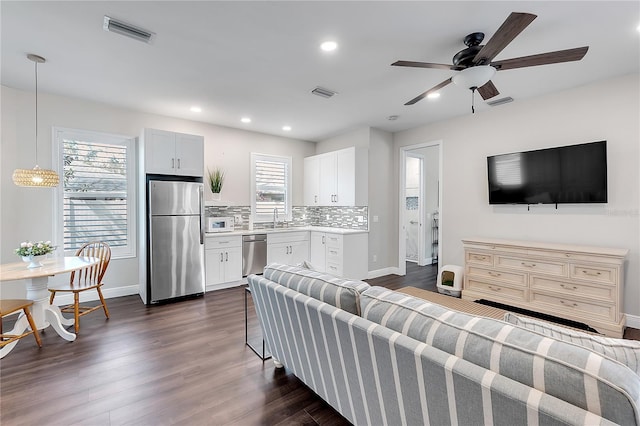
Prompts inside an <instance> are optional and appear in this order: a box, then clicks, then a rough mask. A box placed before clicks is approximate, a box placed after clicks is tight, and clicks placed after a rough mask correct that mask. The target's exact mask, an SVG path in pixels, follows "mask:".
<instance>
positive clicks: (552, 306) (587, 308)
mask: <svg viewBox="0 0 640 426" xmlns="http://www.w3.org/2000/svg"><path fill="white" fill-rule="evenodd" d="M531 306H532V308H535V307H536V306H540V308H541V309H544V310H545V311H547V312H556V313H555V314H554V315H556V316H559V317H565V315H567V316H570V315H574V316H580V317H583V318H585V320H586V319H587V318H596V317H598V318H600V319H608V320H614V321H617V318H616V315H617V314H616V308H615V305H609V304H606V303H603V304H599V303H594V302H585V301H583V300H580V299H573V298H571V296H567V297H562V296H558V295H557V294H552V293H543V292H538V291H531Z"/></svg>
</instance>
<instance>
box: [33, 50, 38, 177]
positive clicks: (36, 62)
mask: <svg viewBox="0 0 640 426" xmlns="http://www.w3.org/2000/svg"><path fill="white" fill-rule="evenodd" d="M34 63H35V64H36V126H35V127H36V167H38V61H34Z"/></svg>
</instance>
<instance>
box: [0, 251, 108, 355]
mask: <svg viewBox="0 0 640 426" xmlns="http://www.w3.org/2000/svg"><path fill="white" fill-rule="evenodd" d="M99 262H100V259H98V258H95V257H84V256H65V257H53V258H50V259H46V260H43V261H42V262H41V263H42V266H40V267H37V268H29V267H27V264H26V263H24V262H14V263H7V264H3V265H0V283H2V282H6V281H22V282H24V284H25V286H26V290H27V299H29V300H32V301H33V305H32V306H31V315H32V316H33V320H34V323H35V324H36V327H37V328H38V330H43V329H45V328H47V327H49V326H51V327H53V329H54V330H55V331H56V333H58V334H59V335H60V337H62V338H63V339H65V340H68V341H70V342H72V341H74V340H75V339H76V335H75V333H72V332H70V331H68V330H67V329H66V327H68V326H70V325H73V324H74V323H75V320H74V319H73V318H65V317H63V316H62V312H61V311H60V308H59V307H58V306H57V305H52V304H49V291H48V287H47V284H48V282H49V277H51V276H54V275H58V274H63V273H67V272H71V271H77V270H80V269H84V268H87V267H89V266H92V265H95V264H97V263H99ZM27 328H29V322H28V321H27V317H26V315H24V314H21V315H20V317H19V318H18V320H17V321H16V323H15V325H14V327H13V329H12V330H11V331H9V332H8V334H22V333H23V332H24V331H25V330H26V329H27ZM17 343H18V340H16V341H15V342H12V343H9V344H8V345H6V346H4V347H3V348H2V349H0V358H3V357H4V356H6V355H7V354H8V353H9V352H11V350H12V349H13V348H14V346H15V345H16V344H17Z"/></svg>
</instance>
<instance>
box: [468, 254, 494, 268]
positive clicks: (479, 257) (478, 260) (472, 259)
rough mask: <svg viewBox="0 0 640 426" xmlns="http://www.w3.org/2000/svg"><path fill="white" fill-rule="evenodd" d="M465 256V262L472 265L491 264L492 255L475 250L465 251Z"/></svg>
mask: <svg viewBox="0 0 640 426" xmlns="http://www.w3.org/2000/svg"><path fill="white" fill-rule="evenodd" d="M465 258H466V261H467V263H471V264H474V265H487V266H493V255H492V254H488V253H483V252H477V251H466V252H465Z"/></svg>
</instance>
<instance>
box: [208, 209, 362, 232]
mask: <svg viewBox="0 0 640 426" xmlns="http://www.w3.org/2000/svg"><path fill="white" fill-rule="evenodd" d="M368 210H369V209H368V207H366V206H364V207H306V206H293V207H292V209H291V212H292V216H293V219H292V220H291V221H290V222H288V226H289V227H292V228H293V227H302V226H326V227H331V228H347V229H363V230H367V229H369V212H368ZM205 215H206V216H231V217H236V223H235V228H236V229H238V230H248V229H249V225H250V217H251V207H250V206H207V207H205ZM238 216H240V218H242V221H241V222H239V221H238V220H237V219H238ZM272 227H273V224H272V223H271V222H260V223H257V222H256V223H254V224H253V229H268V228H272Z"/></svg>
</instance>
